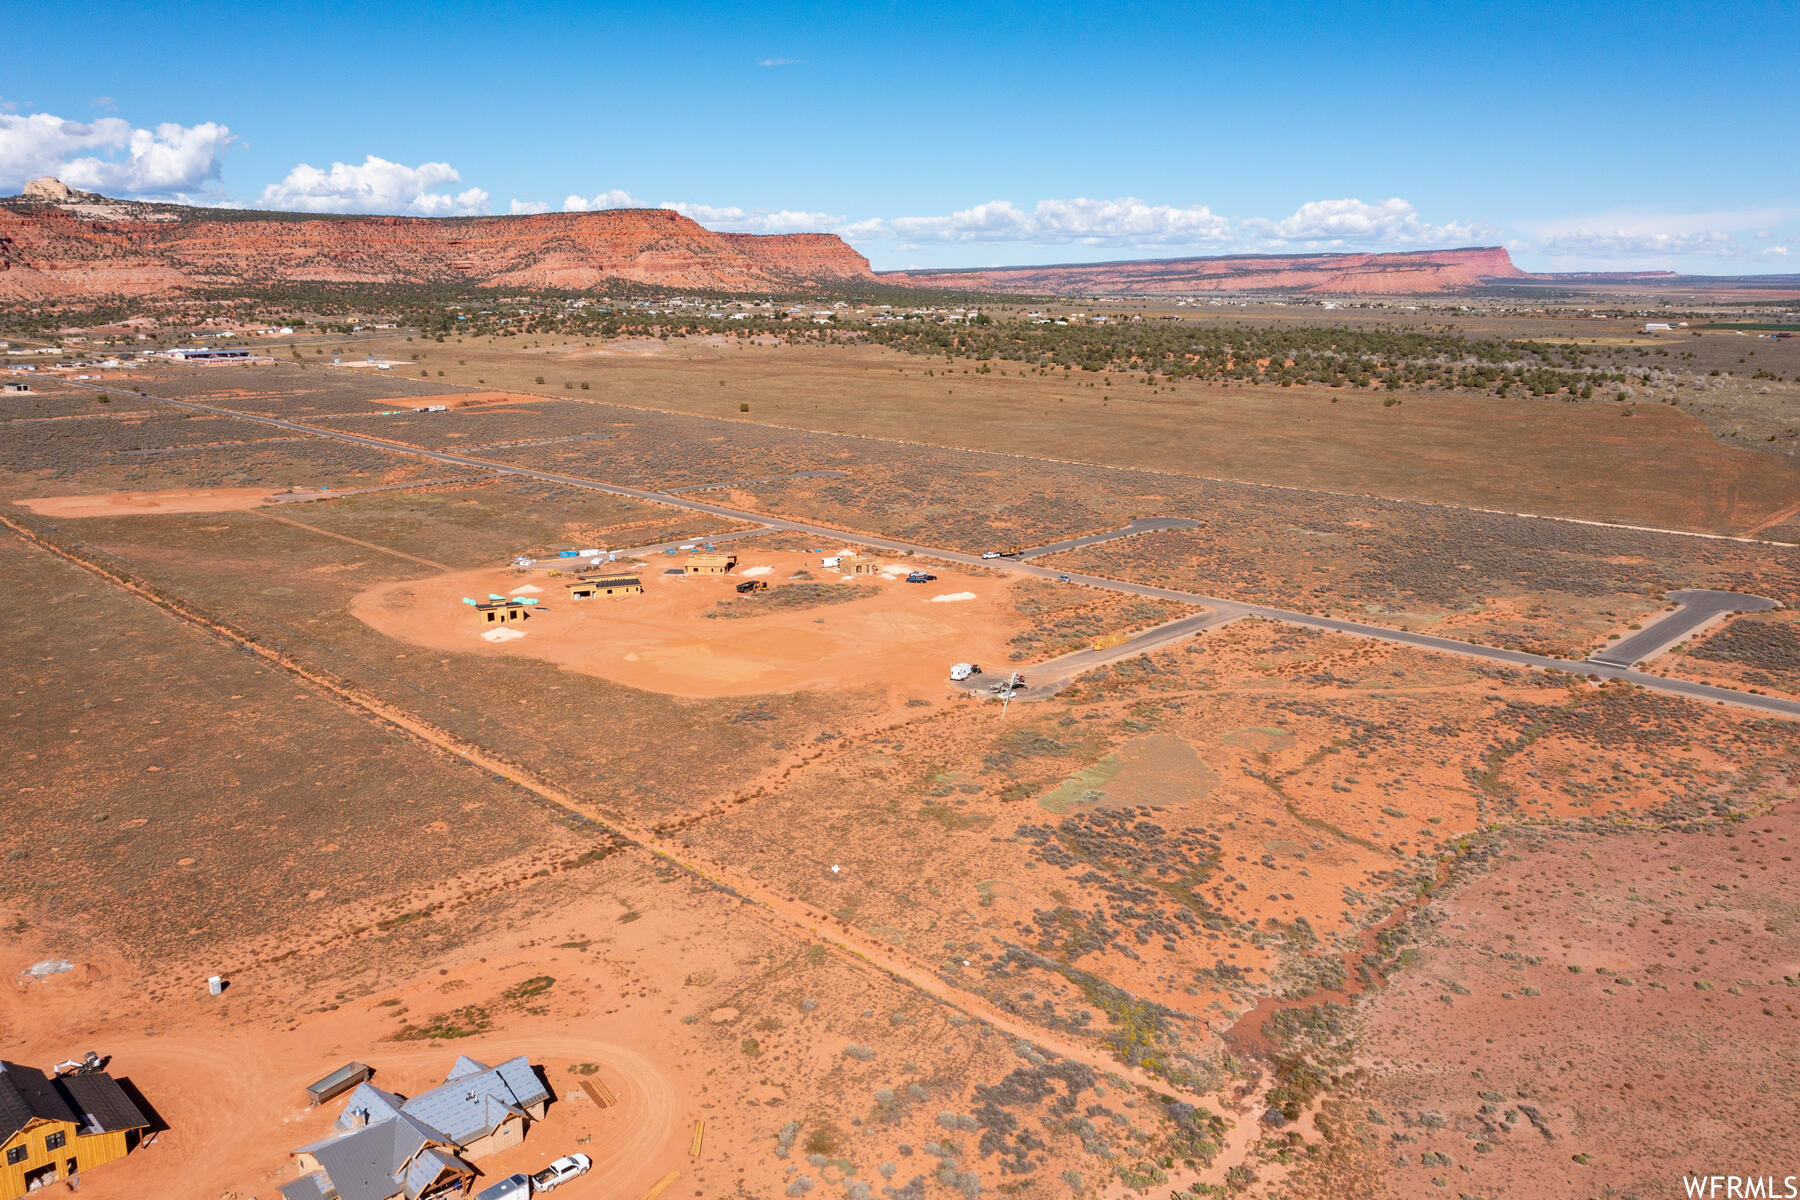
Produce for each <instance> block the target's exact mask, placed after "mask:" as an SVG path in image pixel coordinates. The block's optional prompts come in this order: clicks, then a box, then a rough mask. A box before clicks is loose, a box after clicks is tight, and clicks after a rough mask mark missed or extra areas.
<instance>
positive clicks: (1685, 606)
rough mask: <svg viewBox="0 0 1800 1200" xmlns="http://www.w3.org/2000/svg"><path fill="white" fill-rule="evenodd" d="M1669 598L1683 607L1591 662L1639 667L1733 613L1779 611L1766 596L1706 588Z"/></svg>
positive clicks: (1609, 648) (1590, 657)
mask: <svg viewBox="0 0 1800 1200" xmlns="http://www.w3.org/2000/svg"><path fill="white" fill-rule="evenodd" d="M1668 598H1669V599H1670V600H1673V601H1675V603H1676V604H1678V605H1680V607H1679V608H1677V609H1676V610H1675V611H1674V612H1672V613H1670V614H1669V615H1668V616H1666V617H1663V618H1662V619H1661V620H1659V621H1656V622H1655V623H1653V624H1651V625H1650V626H1648V627H1646V628H1645V629H1644V630H1642V631H1641V632H1639V633H1634V634H1632V635H1631V636H1630V637H1628V638H1626V639H1624V640H1623V641H1619V642H1614V643H1613V644H1612V645H1610V646H1608V647H1607V648H1606V649H1604V650H1602V651H1600V652H1599V653H1597V654H1590V655H1588V661H1589V662H1596V663H1605V664H1606V665H1607V666H1612V667H1631V666H1636V665H1637V664H1638V663H1641V662H1643V661H1644V660H1645V659H1650V658H1655V657H1656V656H1657V655H1658V654H1661V653H1662V652H1663V651H1664V650H1667V649H1668V648H1669V647H1670V646H1673V645H1674V644H1675V643H1676V642H1679V641H1680V640H1681V639H1682V638H1684V637H1686V636H1688V635H1689V634H1690V633H1693V632H1694V631H1695V630H1696V629H1699V628H1700V627H1701V626H1703V625H1707V624H1710V623H1712V622H1713V621H1717V620H1722V619H1724V618H1725V617H1726V616H1727V615H1729V614H1730V613H1734V612H1767V611H1768V610H1769V609H1771V608H1779V607H1780V605H1779V604H1777V603H1776V602H1775V601H1773V600H1771V599H1769V598H1768V597H1767V596H1746V595H1744V594H1743V593H1742V592H1715V591H1710V590H1707V589H1704V588H1694V589H1688V590H1686V591H1680V592H1670V593H1669V594H1668Z"/></svg>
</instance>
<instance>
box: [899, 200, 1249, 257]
mask: <svg viewBox="0 0 1800 1200" xmlns="http://www.w3.org/2000/svg"><path fill="white" fill-rule="evenodd" d="M890 224H891V225H892V226H893V229H894V232H895V233H897V234H899V235H900V236H901V237H904V238H907V239H909V240H912V241H933V242H1032V243H1036V244H1039V245H1047V244H1062V243H1069V242H1080V243H1083V244H1085V245H1103V244H1123V245H1140V246H1199V245H1216V244H1218V243H1222V242H1224V241H1226V240H1228V239H1229V238H1230V236H1231V229H1232V224H1231V221H1230V220H1228V219H1227V218H1225V217H1221V216H1219V215H1218V214H1217V213H1215V212H1213V211H1212V210H1211V209H1210V208H1208V207H1207V206H1206V205H1204V204H1197V205H1193V206H1190V207H1187V208H1177V207H1175V206H1173V205H1168V204H1146V203H1144V202H1143V201H1142V200H1138V199H1136V198H1135V197H1130V196H1127V197H1123V198H1121V199H1117V200H1090V199H1087V198H1086V197H1077V198H1075V199H1070V200H1040V201H1038V203H1037V205H1036V207H1034V208H1032V209H1029V210H1027V209H1023V208H1020V207H1019V206H1018V205H1016V204H1014V203H1013V202H1012V201H1010V200H991V201H989V202H988V203H986V204H977V205H975V206H974V207H973V208H965V209H962V210H960V211H958V212H954V213H951V214H950V215H949V216H945V217H895V218H894V219H893V221H892V222H891V223H890Z"/></svg>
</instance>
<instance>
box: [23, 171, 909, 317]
mask: <svg viewBox="0 0 1800 1200" xmlns="http://www.w3.org/2000/svg"><path fill="white" fill-rule="evenodd" d="M54 183H55V181H54V180H51V181H36V182H34V183H33V184H31V185H29V186H28V188H27V192H26V194H25V195H23V196H17V197H12V198H9V199H4V200H0V298H13V299H20V298H23V299H45V300H60V299H87V298H97V297H103V296H117V295H144V294H148V293H159V292H172V291H176V290H178V289H184V288H214V287H223V288H236V287H266V286H271V285H278V284H285V283H305V282H342V283H384V284H436V283H453V282H454V283H473V284H475V285H477V286H481V287H493V288H508V289H521V290H523V289H531V288H570V289H578V288H579V289H586V288H599V287H602V286H604V285H605V284H606V283H607V282H608V281H616V280H628V281H631V282H635V283H644V284H653V285H658V286H663V287H672V288H694V289H705V290H718V291H762V290H772V289H789V288H794V287H804V286H808V285H827V286H830V285H842V284H845V283H857V282H861V283H868V282H871V281H872V280H873V278H874V277H873V275H872V274H871V273H870V271H869V263H868V260H867V259H865V258H864V257H863V256H862V255H860V254H858V253H857V252H856V251H854V250H852V249H851V248H850V247H849V246H847V245H845V244H844V242H843V241H841V240H840V239H838V238H836V237H834V236H831V235H829V234H790V235H771V236H758V235H750V234H728V233H714V232H713V231H711V230H709V229H705V228H703V227H701V226H700V225H698V224H696V223H694V222H693V221H691V220H689V219H688V218H686V217H684V216H682V215H681V214H679V213H675V212H669V211H666V210H663V209H647V208H646V209H616V210H612V211H608V212H593V213H546V214H543V215H540V216H523V217H440V218H428V217H376V216H345V217H340V216H313V215H304V214H295V213H261V212H247V211H236V210H218V209H203V208H186V207H182V206H177V205H165V204H145V203H137V202H128V201H118V200H110V199H108V198H106V197H104V196H96V195H93V194H91V193H85V192H70V191H68V190H67V189H61V190H58V189H59V188H60V185H57V186H55V187H53V186H51V185H52V184H54Z"/></svg>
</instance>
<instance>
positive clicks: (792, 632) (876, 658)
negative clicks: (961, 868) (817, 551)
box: [350, 552, 1019, 698]
mask: <svg viewBox="0 0 1800 1200" xmlns="http://www.w3.org/2000/svg"><path fill="white" fill-rule="evenodd" d="M768 557H769V558H771V559H773V560H774V562H773V563H772V564H770V573H771V574H772V575H775V576H777V577H778V579H779V580H780V582H776V583H775V584H774V586H773V587H772V588H771V589H770V590H769V591H768V592H765V593H762V594H761V595H760V596H745V597H738V596H737V595H736V593H735V588H736V585H737V583H738V581H739V579H738V577H737V576H710V577H707V576H695V577H684V576H680V575H670V574H664V573H663V572H664V571H666V570H668V569H669V568H667V567H662V566H660V565H652V566H650V567H648V568H647V569H643V570H641V571H640V572H639V577H640V578H641V579H642V580H643V583H644V594H642V595H635V596H614V597H593V598H591V599H586V600H570V599H566V598H565V597H564V596H563V595H562V594H561V592H562V589H561V588H560V587H559V586H556V584H557V583H558V582H560V581H552V583H550V584H548V585H545V586H546V587H547V590H548V591H549V592H550V593H551V594H550V595H549V596H548V597H546V601H547V602H546V603H545V604H544V606H543V607H542V608H541V609H540V610H538V611H537V612H536V613H534V614H533V617H532V620H531V627H530V630H529V632H530V633H531V634H532V636H531V637H530V638H528V639H525V640H523V641H519V640H511V639H508V640H505V641H504V642H503V643H500V644H495V643H492V642H490V643H484V642H483V631H482V628H481V626H480V625H479V624H478V623H477V621H476V619H475V618H474V617H473V616H472V615H471V613H470V610H469V608H468V607H467V606H466V605H464V604H462V603H461V600H462V597H464V596H479V595H486V594H488V593H490V592H501V591H504V590H505V589H507V588H508V587H512V586H516V580H517V578H518V577H517V576H516V575H515V574H513V573H512V571H511V570H510V569H507V568H482V569H480V570H474V571H458V572H448V573H446V574H443V575H440V576H436V577H434V578H431V579H425V580H406V581H397V582H393V583H388V584H382V585H380V586H378V587H375V588H372V589H370V590H369V591H367V592H364V593H362V594H361V595H359V596H357V597H356V598H355V599H354V600H353V601H352V602H351V605H350V610H351V612H352V613H353V614H354V615H355V616H356V617H357V618H358V619H359V620H361V621H363V622H364V623H365V624H367V625H369V626H371V627H372V628H374V629H376V630H378V631H380V632H382V633H385V634H387V635H389V636H390V637H393V638H396V639H398V640H400V641H404V642H409V643H411V644H413V645H420V646H426V647H430V648H432V649H436V650H447V651H463V652H470V653H477V654H513V655H523V656H525V657H529V658H534V659H538V660H541V661H546V662H551V663H554V664H556V665H557V666H560V667H563V668H565V669H567V670H571V671H579V672H581V673H583V674H587V675H596V676H599V677H601V678H603V679H610V680H613V681H614V682H616V683H622V684H626V685H627V686H630V687H637V688H643V689H645V690H646V691H654V692H662V693H665V694H668V695H675V696H689V697H694V698H708V697H715V696H749V695H758V694H764V693H770V692H791V691H803V690H807V689H811V688H828V687H843V686H848V685H869V684H875V683H883V682H885V683H888V684H890V685H892V686H894V687H895V688H898V689H903V690H905V691H906V692H907V693H908V694H910V695H930V694H934V693H938V692H940V691H941V689H942V688H943V686H944V681H945V676H946V672H947V671H948V670H949V667H950V664H951V663H954V662H958V661H962V660H972V661H979V660H980V659H981V658H984V657H985V658H989V659H1004V658H1005V657H1006V655H1007V650H1008V645H1007V643H1008V639H1010V638H1011V637H1012V636H1013V634H1015V633H1016V632H1017V631H1018V628H1019V618H1018V617H1017V615H1016V614H1015V613H1014V611H1013V607H1012V603H1011V586H1012V585H1011V583H1010V581H1003V580H995V581H994V586H992V587H990V588H988V589H985V595H984V596H982V597H977V596H976V595H975V593H973V592H965V593H962V594H961V599H963V600H965V601H967V603H964V604H961V605H959V607H958V608H957V609H956V610H955V611H954V613H953V614H951V613H948V612H946V611H945V610H943V609H941V608H933V607H930V606H928V605H927V603H926V602H925V598H924V597H921V596H920V595H919V594H918V592H919V589H917V588H911V587H908V586H907V585H905V584H903V583H898V582H896V581H894V580H892V579H889V578H886V577H883V576H874V577H868V576H865V577H860V578H855V579H851V578H844V579H842V580H840V581H839V582H840V583H841V585H842V586H844V587H847V588H855V589H859V590H860V591H862V592H864V593H866V595H859V596H858V597H857V598H856V599H854V600H851V601H849V602H847V603H838V604H830V605H826V606H823V607H813V608H799V609H794V610H786V609H781V608H778V607H775V606H774V605H768V606H767V609H766V612H765V613H762V614H760V615H756V616H749V617H742V618H735V619H721V618H716V617H707V616H703V615H702V614H704V613H707V612H709V611H711V612H716V611H719V609H718V608H717V606H718V605H719V604H720V602H722V601H723V602H726V603H727V604H729V605H742V606H744V607H745V608H746V609H748V610H750V611H755V608H754V606H755V605H757V604H758V603H759V602H760V601H762V600H764V599H768V598H773V597H777V596H779V595H780V592H781V589H782V587H783V586H784V585H785V581H786V580H787V578H788V576H789V575H791V574H792V573H793V572H795V571H797V570H799V569H801V568H810V566H811V564H812V562H813V559H812V558H811V556H809V555H806V554H800V553H793V552H771V553H770V554H769V555H768ZM817 582H825V581H823V580H818V581H817Z"/></svg>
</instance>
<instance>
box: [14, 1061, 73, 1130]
mask: <svg viewBox="0 0 1800 1200" xmlns="http://www.w3.org/2000/svg"><path fill="white" fill-rule="evenodd" d="M39 1118H42V1119H44V1120H47V1121H68V1122H70V1123H72V1124H78V1123H79V1122H80V1120H81V1118H80V1117H77V1116H76V1115H75V1111H74V1110H73V1109H71V1108H70V1107H69V1102H68V1100H67V1099H65V1098H64V1097H63V1094H62V1093H61V1092H60V1091H58V1090H57V1087H56V1083H55V1081H54V1080H52V1079H50V1078H48V1077H47V1076H46V1075H45V1074H44V1073H43V1072H42V1071H40V1070H38V1069H37V1068H36V1067H22V1066H20V1065H19V1064H18V1063H10V1062H4V1061H0V1142H5V1141H10V1140H11V1139H12V1136H13V1134H15V1133H17V1132H19V1130H21V1129H23V1128H25V1127H26V1126H27V1125H29V1124H31V1123H32V1122H33V1121H35V1120H37V1119H39Z"/></svg>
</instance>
